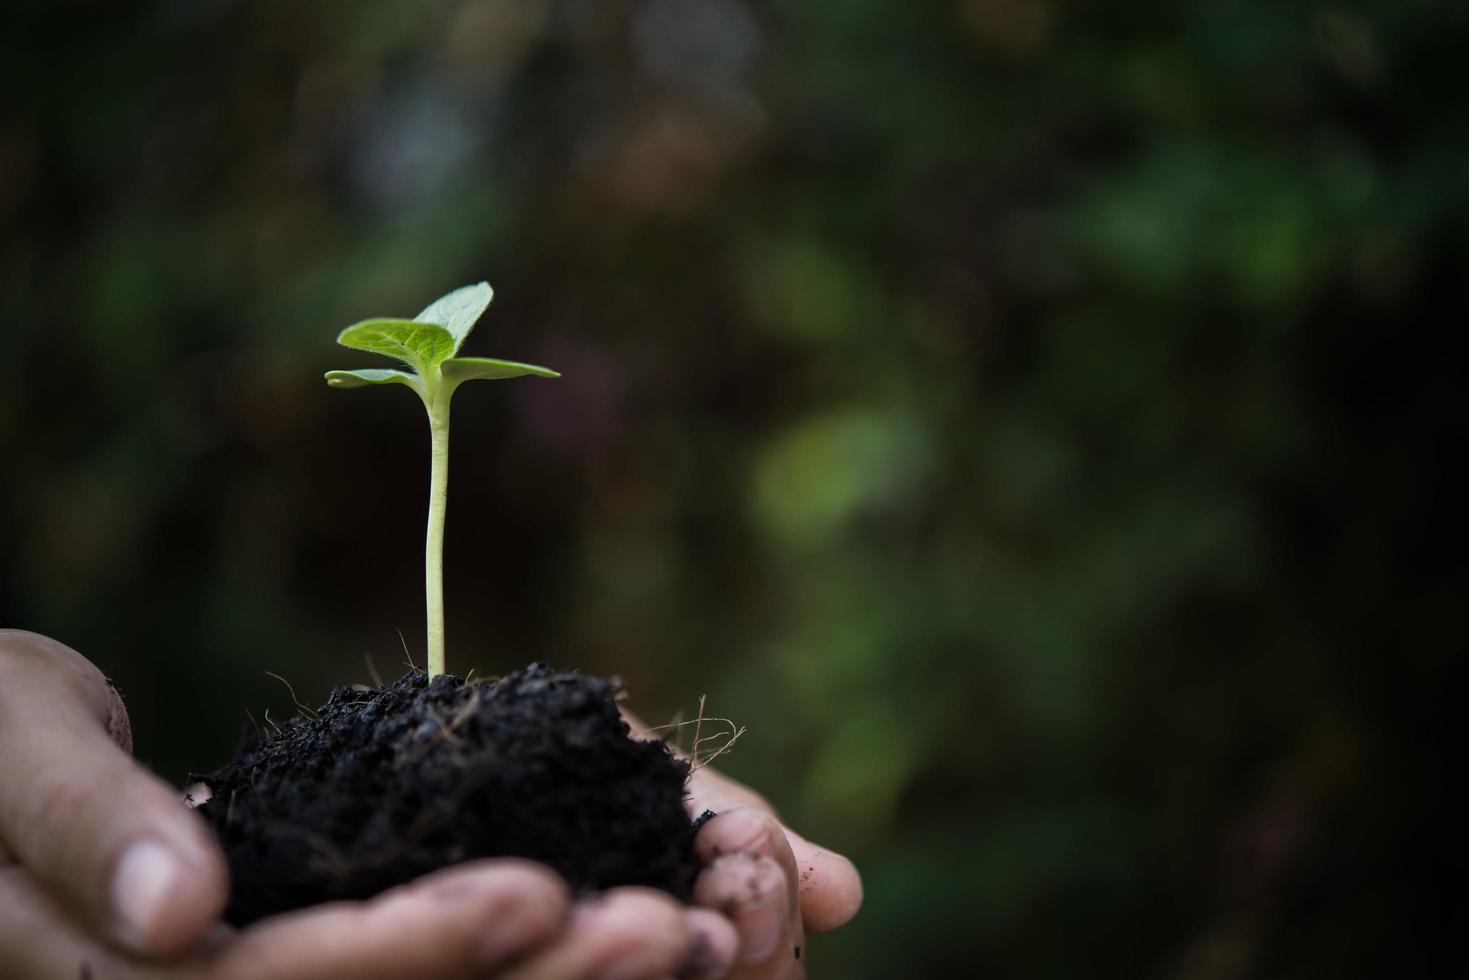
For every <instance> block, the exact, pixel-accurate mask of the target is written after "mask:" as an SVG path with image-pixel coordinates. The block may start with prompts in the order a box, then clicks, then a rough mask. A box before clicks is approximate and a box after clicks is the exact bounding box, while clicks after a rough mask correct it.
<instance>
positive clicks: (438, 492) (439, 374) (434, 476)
mask: <svg viewBox="0 0 1469 980" xmlns="http://www.w3.org/2000/svg"><path fill="white" fill-rule="evenodd" d="M492 296H494V291H493V290H492V289H490V285H489V283H485V282H481V283H477V284H476V285H473V286H465V287H464V288H463V289H456V290H454V291H453V292H452V293H450V294H448V295H447V296H442V297H440V298H439V299H436V300H434V301H433V302H432V303H430V304H429V306H428V309H426V310H424V311H423V312H422V313H420V314H418V316H416V317H414V318H413V319H412V320H394V319H383V318H379V319H373V320H363V321H362V322H361V323H354V324H352V326H350V327H348V328H347V329H346V330H343V331H342V332H341V334H339V335H338V336H337V343H339V344H341V345H342V346H343V347H350V348H352V349H353V350H362V351H367V352H369V353H372V354H384V355H386V356H388V357H392V358H396V359H397V360H400V361H402V362H403V363H404V364H406V365H408V367H409V368H410V370H407V371H403V370H399V369H396V368H362V369H360V370H357V371H328V372H327V373H326V383H327V384H329V385H331V386H332V387H333V388H361V387H363V386H364V385H387V384H399V385H407V386H408V387H409V388H412V389H413V390H414V391H416V392H417V393H418V397H419V398H421V399H422V400H423V407H424V408H426V409H427V410H428V427H429V439H430V452H431V455H430V460H431V465H430V468H429V490H428V537H427V539H426V540H425V542H424V548H423V577H424V597H425V599H426V601H427V606H428V676H429V679H430V680H432V679H433V678H435V677H437V676H438V675H439V674H442V673H443V672H444V510H445V507H446V505H447V502H448V487H449V399H450V398H452V397H453V395H454V389H455V388H458V387H459V386H460V385H461V384H463V383H464V382H466V381H474V380H475V379H477V378H483V379H486V380H494V379H497V378H516V377H520V376H521V375H525V374H533V375H535V376H537V377H541V378H559V377H560V376H561V375H560V374H559V373H557V372H556V371H552V370H551V369H550V368H543V367H538V366H536V365H534V364H520V363H517V362H515V361H499V360H495V359H494V358H490V357H456V356H455V355H457V354H458V353H459V348H460V347H461V346H463V344H464V340H465V338H466V337H468V336H469V332H470V331H471V330H473V329H474V324H475V321H476V320H478V319H479V318H480V315H481V314H483V313H484V311H485V308H486V307H488V306H489V305H490V298H491V297H492Z"/></svg>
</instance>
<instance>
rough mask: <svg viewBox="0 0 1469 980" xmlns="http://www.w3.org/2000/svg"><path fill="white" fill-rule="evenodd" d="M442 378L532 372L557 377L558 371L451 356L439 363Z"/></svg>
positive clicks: (454, 380)
mask: <svg viewBox="0 0 1469 980" xmlns="http://www.w3.org/2000/svg"><path fill="white" fill-rule="evenodd" d="M439 370H441V371H442V372H443V373H444V380H445V381H449V382H451V383H453V384H458V383H459V382H461V381H473V380H475V379H476V378H483V379H485V380H487V381H491V380H495V379H497V378H518V377H521V376H522V375H526V374H533V375H535V376H536V377H538V378H559V377H561V372H560V371H552V370H551V369H550V368H545V367H541V366H540V365H539V364H521V363H520V362H519V361H501V360H497V359H495V358H493V357H451V358H449V359H448V360H446V361H444V362H442V363H441V364H440V365H439Z"/></svg>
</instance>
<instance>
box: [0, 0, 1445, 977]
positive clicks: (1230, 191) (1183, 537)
mask: <svg viewBox="0 0 1469 980" xmlns="http://www.w3.org/2000/svg"><path fill="white" fill-rule="evenodd" d="M1466 58H1469V7H1465V6H1464V5H1462V4H1459V3H1454V2H1449V0H1443V2H1434V0H1395V2H1383V3H1378V4H1328V3H1296V2H1265V0H1258V2H1227V0H1215V2H1195V3H1167V2H1157V0H1137V2H1130V3H1114V4H1101V3H1064V2H1061V0H959V2H944V3H921V2H911V3H900V2H888V3H879V2H876V0H785V2H762V3H755V2H745V0H604V2H599V0H581V2H571V0H565V2H550V0H486V2H469V0H464V2H455V0H441V2H406V0H405V2H387V0H376V2H345V0H339V2H312V3H303V2H285V0H281V2H229V0H189V2H182V0H181V2H175V3H133V4H113V3H109V4H103V3H83V2H50V3H40V2H22V3H9V4H7V5H6V6H5V11H4V13H3V15H0V91H3V93H4V95H3V98H0V317H3V319H0V341H3V343H0V474H3V476H0V623H4V624H7V625H16V626H25V627H29V628H32V629H36V630H39V631H43V632H46V633H49V634H52V635H55V636H57V637H59V638H61V639H63V640H65V641H67V642H68V643H70V644H72V645H73V646H75V647H77V648H78V649H80V650H82V651H83V652H84V653H86V654H88V655H89V656H91V657H92V658H94V659H95V660H96V661H97V662H98V663H99V664H101V665H102V666H103V667H104V669H106V670H107V671H108V672H109V673H111V674H112V675H113V676H114V677H115V678H116V680H117V682H118V684H119V685H120V686H121V687H122V688H123V690H124V691H125V692H126V694H127V695H128V698H129V704H130V707H131V710H132V712H133V721H134V725H135V726H136V729H137V735H138V751H139V755H140V756H141V757H142V758H143V759H144V760H145V761H147V762H149V763H150V764H152V765H153V766H154V767H156V768H157V769H158V770H159V771H160V772H161V773H163V774H164V775H165V776H167V777H168V778H170V779H172V780H175V781H180V782H181V781H182V780H183V779H184V777H185V774H186V773H187V772H188V771H189V770H191V769H209V768H212V767H213V766H215V765H217V764H218V763H220V762H221V761H223V759H224V758H225V757H226V755H227V754H228V753H229V751H230V750H231V748H232V746H233V743H234V740H235V738H236V736H237V734H238V732H239V728H240V725H241V724H242V723H243V721H244V716H245V711H246V709H250V710H251V711H252V712H253V713H254V714H255V715H256V717H260V715H261V714H262V713H263V712H264V710H265V709H267V708H268V709H270V710H271V712H272V717H273V718H283V717H285V716H287V715H289V714H290V712H291V706H290V699H289V696H288V695H287V693H286V691H285V690H284V688H283V687H282V686H281V685H280V684H279V683H278V682H276V681H274V680H272V679H270V678H268V677H266V676H265V674H264V671H266V670H272V671H275V672H277V673H280V674H282V675H285V676H286V677H288V678H290V679H291V681H292V683H293V684H294V685H295V687H296V690H297V691H298V692H300V693H301V695H302V697H303V699H305V700H308V701H309V700H317V699H320V698H322V697H323V696H324V695H325V694H326V692H327V691H328V690H329V688H330V687H331V686H332V685H334V684H339V683H347V682H354V681H363V680H366V679H367V677H368V676H369V668H368V666H367V663H366V662H365V661H366V660H367V659H370V660H371V661H372V663H373V666H375V667H376V669H377V670H379V671H381V672H383V673H385V674H388V673H391V672H395V671H397V670H399V669H400V667H401V663H402V661H403V652H402V649H401V647H400V642H399V638H398V635H397V633H396V632H395V630H396V629H401V630H402V632H403V634H404V635H405V636H406V638H407V642H408V644H409V646H410V647H411V648H412V649H414V650H415V651H418V653H416V654H415V655H416V656H421V650H422V640H421V635H422V615H423V613H422V599H421V588H422V582H421V576H422V567H421V552H420V550H419V549H420V548H421V535H422V527H423V509H424V501H425V485H426V481H427V433H426V431H425V429H426V427H425V425H424V420H423V417H422V413H421V409H420V408H419V406H418V405H417V403H416V402H415V401H414V399H413V398H412V397H411V396H410V395H408V394H407V393H406V392H403V391H399V390H397V389H376V390H367V391H357V392H346V393H343V392H335V391H330V390H328V389H327V387H326V386H325V385H324V384H323V382H322V380H321V372H322V371H323V370H325V369H328V368H337V367H341V368H348V367H365V366H386V365H385V364H383V365H377V364H374V363H373V361H374V360H375V359H374V358H372V357H371V356H369V355H361V354H357V353H354V352H350V351H345V350H342V349H339V348H336V347H334V345H333V342H332V341H333V338H334V336H335V334H336V332H337V331H338V330H339V329H340V328H341V327H343V326H345V325H347V324H348V323H351V322H353V321H355V320H358V319H362V318H364V317H367V316H373V315H401V316H411V315H412V314H413V313H415V312H416V311H417V310H418V309H419V308H421V307H422V306H424V305H425V304H426V303H427V302H428V301H429V300H432V299H433V298H434V297H436V296H438V295H439V294H441V293H443V292H446V291H448V290H449V289H451V288H453V287H455V286H459V285H462V284H464V283H468V282H473V281H476V280H479V279H482V278H485V279H489V280H490V281H491V282H492V283H493V285H494V286H495V288H496V291H497V298H496V301H495V304H494V305H493V306H492V307H491V309H490V312H489V313H488V314H487V315H486V318H485V319H484V320H483V321H482V323H481V326H480V329H479V331H478V332H477V333H476V334H475V336H474V337H473V338H472V339H471V341H470V343H469V345H468V346H467V348H466V351H465V352H466V353H469V354H480V355H489V356H501V357H508V358H513V359H524V360H531V361H536V362H540V363H545V364H548V365H550V366H552V367H555V368H558V369H560V370H561V371H563V372H564V374H565V376H564V378H562V379H560V380H558V381H537V380H533V379H526V380H520V381H512V382H506V383H501V384H495V385H477V386H473V387H470V388H467V389H465V390H464V391H463V392H461V394H460V396H459V398H458V399H456V403H457V404H456V413H455V421H454V453H453V466H452V479H451V483H452V491H451V495H450V496H451V504H450V509H449V531H450V534H449V543H448V560H447V599H448V622H449V637H450V666H451V669H454V670H456V671H458V672H464V671H467V670H468V669H469V668H471V667H473V668H476V669H478V670H479V671H481V672H489V673H499V672H504V671H506V670H508V669H511V668H512V667H514V666H517V665H519V664H521V663H523V662H525V661H527V660H530V659H540V658H544V659H548V660H551V661H553V662H556V663H558V664H563V665H575V666H580V667H583V668H585V669H587V670H590V671H598V672H614V673H618V674H621V675H622V676H623V677H624V678H625V679H626V681H627V683H628V685H629V687H630V688H631V690H632V692H633V694H634V704H635V705H636V706H637V707H639V708H641V710H642V711H643V712H644V713H645V714H647V715H648V716H650V717H651V718H654V719H658V720H664V719H667V718H670V717H672V716H673V715H674V714H675V712H677V711H680V710H682V711H684V712H685V713H686V714H687V713H688V712H691V711H692V710H694V708H695V706H696V704H697V699H698V697H699V695H701V694H704V693H707V694H708V695H709V709H708V710H709V711H710V712H711V713H714V714H720V715H730V716H733V717H735V718H736V719H737V720H738V721H739V722H740V723H743V724H745V725H747V726H748V728H749V730H748V733H747V734H746V735H745V737H744V738H743V740H742V741H740V743H739V744H738V746H737V748H736V749H735V751H734V752H733V753H732V754H731V755H729V756H728V757H727V758H726V759H725V760H723V762H722V764H723V765H724V766H725V767H726V768H727V770H728V771H730V772H731V773H733V774H734V775H736V776H739V777H741V778H744V779H747V780H749V781H750V782H751V783H752V784H754V785H755V786H757V787H758V788H760V789H761V790H762V791H764V792H765V793H766V794H767V795H769V796H770V797H771V799H772V800H774V801H775V802H776V803H777V804H778V805H779V806H780V807H781V809H782V811H783V813H784V814H785V815H786V816H787V817H788V818H789V819H790V820H791V822H792V823H793V824H794V825H795V826H797V827H798V828H800V829H801V830H802V831H804V832H805V833H806V834H808V835H809V836H811V837H814V838H816V839H819V840H822V841H825V842H828V843H830V844H831V845H833V846H835V847H839V848H842V849H845V850H847V851H848V852H849V853H851V854H852V855H853V857H854V858H855V859H856V860H857V862H858V863H859V865H860V866H861V867H862V869H863V871H864V873H865V876H866V884H867V889H868V902H867V906H866V908H865V910H864V912H863V914H862V918H861V919H860V920H859V923H860V924H859V925H857V926H854V927H853V928H851V929H848V930H846V931H845V932H843V933H840V934H838V935H836V936H833V937H831V938H829V939H824V940H818V941H817V943H816V944H815V951H814V952H815V958H816V960H817V963H816V968H815V974H816V975H817V976H819V977H842V978H883V980H892V978H898V977H960V976H964V977H968V976H977V977H1012V976H1013V977H1030V978H1034V977H1080V976H1096V977H1119V978H1122V977H1158V978H1190V980H1192V978H1201V980H1203V978H1232V977H1278V978H1308V977H1345V976H1363V977H1368V976H1370V977H1381V976H1449V975H1458V973H1459V971H1460V969H1461V968H1462V967H1461V964H1462V962H1463V960H1464V955H1463V953H1462V948H1463V947H1462V942H1461V941H1460V942H1457V943H1455V944H1451V941H1452V940H1453V937H1454V935H1455V934H1456V933H1457V934H1459V935H1462V933H1463V931H1464V928H1465V927H1466V925H1469V915H1466V908H1465V903H1464V900H1463V892H1464V888H1463V884H1462V882H1463V876H1464V872H1465V865H1466V860H1465V857H1466V855H1465V848H1464V846H1463V844H1462V843H1461V834H1460V831H1459V827H1460V825H1461V823H1462V818H1461V813H1462V811H1460V810H1457V809H1451V808H1450V806H1449V799H1450V796H1451V794H1452V792H1453V787H1454V786H1455V785H1458V784H1461V783H1462V782H1463V775H1464V771H1465V770H1464V765H1463V758H1462V755H1460V754H1459V752H1458V747H1457V741H1458V739H1457V733H1458V729H1459V725H1458V720H1459V715H1460V714H1461V712H1462V703H1463V694H1464V690H1465V689H1464V686H1463V684H1462V672H1461V663H1462V657H1463V653H1464V649H1465V639H1466V637H1465V633H1466V624H1465V608H1464V599H1465V584H1466V583H1465V562H1464V551H1463V548H1462V546H1461V544H1460V537H1459V535H1458V533H1457V531H1456V528H1455V524H1456V518H1457V516H1458V511H1459V510H1460V508H1461V506H1462V503H1463V501H1464V499H1465V490H1466V487H1465V481H1464V479H1463V474H1462V467H1461V465H1460V462H1461V459H1462V455H1463V445H1464V443H1463V439H1462V436H1463V430H1464V413H1463V407H1462V402H1463V399H1462V377H1463V371H1462V367H1461V361H1460V360H1459V359H1458V357H1457V356H1456V355H1453V354H1452V349H1453V348H1454V346H1455V341H1457V340H1458V335H1459V334H1460V333H1462V331H1463V329H1464V325H1465V322H1466V319H1465V314H1466V306H1469V304H1466V287H1465V280H1466V275H1469V234H1466V231H1469V85H1466V82H1465V79H1466V70H1465V63H1466Z"/></svg>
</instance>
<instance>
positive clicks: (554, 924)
mask: <svg viewBox="0 0 1469 980" xmlns="http://www.w3.org/2000/svg"><path fill="white" fill-rule="evenodd" d="M569 907H570V897H569V894H568V891H567V888H566V885H565V884H564V883H563V882H562V881H561V879H560V878H559V877H557V876H556V875H555V874H554V873H552V872H551V871H550V870H549V869H547V868H544V867H542V866H540V865H538V864H534V863H532V862H530V861H522V860H518V859H493V860H487V861H478V862H473V863H469V864H463V865H458V866H455V867H453V868H449V869H447V870H444V871H440V872H436V873H434V874H432V875H428V876H426V877H424V878H420V879H419V880H418V881H416V882H413V883H411V884H408V885H403V886H401V887H399V888H395V889H393V890H391V891H388V892H384V893H383V894H382V895H380V896H378V897H377V898H375V899H372V900H371V901H368V902H338V903H333V904H329V905H319V906H316V907H314V908H311V909H306V910H304V911H301V912H295V913H290V914H287V915H282V916H278V917H276V918H273V919H267V920H265V921H263V922H261V923H258V924H257V925H255V926H253V927H252V928H249V929H246V930H245V931H243V932H241V933H240V934H239V936H238V937H237V938H236V939H235V941H234V942H232V943H230V944H229V945H228V946H227V947H226V949H225V950H224V951H223V952H222V953H221V954H220V956H219V958H218V960H217V961H216V963H215V964H214V967H215V972H211V973H210V974H209V976H210V977H211V978H214V977H216V976H217V977H218V978H219V980H254V978H260V977H269V978H271V980H338V978H341V977H352V978H354V980H400V978H402V977H421V978H424V980H429V978H432V980H458V978H461V977H462V978H465V980H470V978H475V977H480V976H484V975H485V974H487V973H489V972H492V971H495V970H497V969H499V968H500V967H503V966H504V965H505V964H506V963H507V962H510V961H512V960H515V959H517V958H520V957H522V956H524V955H525V954H527V953H529V952H531V951H532V950H534V949H535V948H536V947H538V946H540V945H542V944H543V943H545V942H546V941H547V940H549V939H550V938H551V937H552V936H554V935H555V934H556V932H557V930H558V929H560V928H561V927H562V924H563V923H564V921H565V919H566V916H567V912H568V910H569Z"/></svg>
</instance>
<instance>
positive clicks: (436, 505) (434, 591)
mask: <svg viewBox="0 0 1469 980" xmlns="http://www.w3.org/2000/svg"><path fill="white" fill-rule="evenodd" d="M450 394H451V392H450V391H449V390H448V388H447V386H446V387H445V388H440V389H439V390H438V391H436V392H434V394H433V395H432V396H430V397H429V398H427V399H425V402H426V403H427V405H428V424H429V435H430V453H431V454H432V462H431V466H430V469H429V484H428V537H427V539H426V540H425V541H424V546H423V582H424V598H425V599H426V600H427V611H428V679H429V680H433V679H434V678H435V677H437V676H439V675H440V674H442V673H443V672H444V512H445V510H446V509H447V508H448V504H449V396H450Z"/></svg>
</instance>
